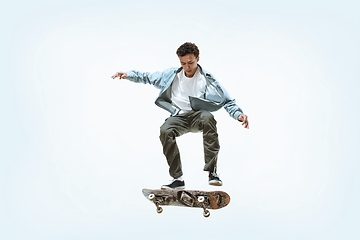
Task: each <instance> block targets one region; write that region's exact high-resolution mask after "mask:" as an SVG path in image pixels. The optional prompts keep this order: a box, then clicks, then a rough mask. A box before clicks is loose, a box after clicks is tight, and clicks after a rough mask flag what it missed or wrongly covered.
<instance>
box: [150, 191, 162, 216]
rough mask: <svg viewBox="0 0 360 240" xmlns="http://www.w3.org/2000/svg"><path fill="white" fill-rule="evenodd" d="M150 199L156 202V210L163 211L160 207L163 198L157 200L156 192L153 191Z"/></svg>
mask: <svg viewBox="0 0 360 240" xmlns="http://www.w3.org/2000/svg"><path fill="white" fill-rule="evenodd" d="M149 200H150V201H153V202H154V204H155V206H156V212H157V213H159V214H160V213H162V211H163V209H162V207H160V203H161V200H159V201H156V200H155V194H153V193H152V194H150V195H149Z"/></svg>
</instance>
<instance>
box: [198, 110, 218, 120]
mask: <svg viewBox="0 0 360 240" xmlns="http://www.w3.org/2000/svg"><path fill="white" fill-rule="evenodd" d="M200 118H201V119H203V120H205V121H215V118H214V115H212V113H211V112H208V111H205V110H202V111H201V114H200ZM215 122H216V121H215Z"/></svg>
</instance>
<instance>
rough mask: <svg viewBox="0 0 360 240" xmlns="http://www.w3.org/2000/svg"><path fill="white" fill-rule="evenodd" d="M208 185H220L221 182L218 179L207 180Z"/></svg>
mask: <svg viewBox="0 0 360 240" xmlns="http://www.w3.org/2000/svg"><path fill="white" fill-rule="evenodd" d="M209 185H211V186H222V185H223V184H222V182H219V181H209Z"/></svg>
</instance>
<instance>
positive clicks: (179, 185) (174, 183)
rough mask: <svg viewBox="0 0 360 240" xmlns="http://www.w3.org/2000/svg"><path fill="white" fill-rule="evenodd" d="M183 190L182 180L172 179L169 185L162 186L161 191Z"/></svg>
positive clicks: (183, 183)
mask: <svg viewBox="0 0 360 240" xmlns="http://www.w3.org/2000/svg"><path fill="white" fill-rule="evenodd" d="M184 188H185V182H184V181H182V180H177V179H173V180H172V181H171V183H170V184H168V185H162V186H161V189H162V190H166V189H184Z"/></svg>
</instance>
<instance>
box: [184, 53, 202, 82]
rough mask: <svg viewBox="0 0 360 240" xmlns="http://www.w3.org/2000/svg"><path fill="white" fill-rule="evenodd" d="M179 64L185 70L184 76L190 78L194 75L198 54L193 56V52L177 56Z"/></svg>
mask: <svg viewBox="0 0 360 240" xmlns="http://www.w3.org/2000/svg"><path fill="white" fill-rule="evenodd" d="M179 59H180V63H181V66H182V67H183V69H184V71H185V76H186V77H188V78H191V77H193V76H194V74H195V72H196V69H197V63H198V61H199V56H198V57H195V55H194V54H193V53H190V54H188V55H185V56H183V57H179Z"/></svg>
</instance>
